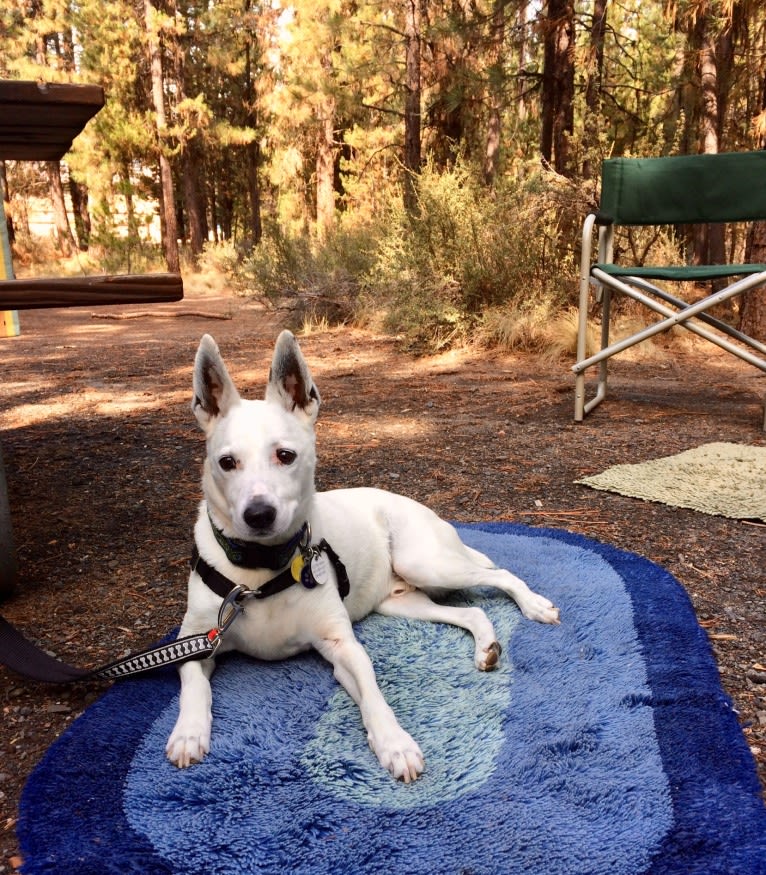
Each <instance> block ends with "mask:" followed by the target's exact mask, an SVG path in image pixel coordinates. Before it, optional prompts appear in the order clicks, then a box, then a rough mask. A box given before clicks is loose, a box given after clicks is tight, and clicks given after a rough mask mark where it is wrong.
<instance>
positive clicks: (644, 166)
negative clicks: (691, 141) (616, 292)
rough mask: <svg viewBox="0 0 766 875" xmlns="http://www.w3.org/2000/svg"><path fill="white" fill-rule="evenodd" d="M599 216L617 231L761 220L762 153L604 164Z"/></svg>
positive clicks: (765, 212) (765, 154)
mask: <svg viewBox="0 0 766 875" xmlns="http://www.w3.org/2000/svg"><path fill="white" fill-rule="evenodd" d="M599 216H600V217H601V218H606V219H610V220H611V221H613V222H614V223H615V224H617V225H674V224H682V223H683V224H686V223H688V224H694V223H696V222H745V221H752V220H755V219H766V150H759V151H756V152H721V153H719V154H717V155H678V156H673V157H670V158H609V159H607V160H606V161H604V163H603V165H602V171H601V205H600V209H599Z"/></svg>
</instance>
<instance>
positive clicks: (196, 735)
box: [165, 659, 215, 769]
mask: <svg viewBox="0 0 766 875" xmlns="http://www.w3.org/2000/svg"><path fill="white" fill-rule="evenodd" d="M214 669H215V662H214V660H212V659H205V660H199V661H194V662H186V663H184V664H183V665H181V666H179V668H178V674H179V675H180V677H181V695H180V700H179V709H178V719H177V720H176V725H175V727H174V728H173V731H172V732H171V733H170V738H169V739H168V743H167V746H166V748H165V752H166V753H167V756H168V759H169V760H170V762H171V763H175V765H177V766H178V767H179V768H181V769H185V768H186V767H187V766H190V765H191V764H192V763H198V762H201V761H202V760H203V759H204V758H205V755H206V754H207V753H208V752H209V750H210V730H211V727H212V724H213V713H212V702H213V696H212V692H211V690H210V676H211V675H212V674H213V670H214Z"/></svg>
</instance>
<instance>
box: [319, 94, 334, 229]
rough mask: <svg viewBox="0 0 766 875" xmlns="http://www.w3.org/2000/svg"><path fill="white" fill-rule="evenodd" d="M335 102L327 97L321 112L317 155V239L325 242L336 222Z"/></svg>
mask: <svg viewBox="0 0 766 875" xmlns="http://www.w3.org/2000/svg"><path fill="white" fill-rule="evenodd" d="M333 104H334V101H333V100H331V99H330V98H329V96H325V98H324V100H323V101H322V107H321V109H320V111H319V130H318V132H317V155H316V198H317V237H318V238H319V239H320V240H324V239H325V238H326V237H327V234H328V232H329V231H331V230H332V226H333V223H334V222H335V157H334V148H335V144H334V136H333V131H334V125H333V115H334V114H333V108H332V107H333Z"/></svg>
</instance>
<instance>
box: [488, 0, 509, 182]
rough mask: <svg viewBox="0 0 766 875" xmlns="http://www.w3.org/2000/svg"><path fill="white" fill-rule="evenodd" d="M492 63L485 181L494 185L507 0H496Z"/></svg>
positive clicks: (499, 133)
mask: <svg viewBox="0 0 766 875" xmlns="http://www.w3.org/2000/svg"><path fill="white" fill-rule="evenodd" d="M490 26H491V28H492V33H491V39H490V42H491V46H492V48H491V52H492V64H491V65H490V67H489V70H488V75H489V83H488V88H489V119H488V122H487V138H486V145H485V149H484V168H483V170H484V183H485V185H489V186H491V185H494V183H495V177H496V176H497V168H498V162H499V159H500V137H501V133H502V114H501V113H502V108H503V81H504V76H503V43H504V40H505V0H495V7H494V10H493V13H492V20H491V24H490Z"/></svg>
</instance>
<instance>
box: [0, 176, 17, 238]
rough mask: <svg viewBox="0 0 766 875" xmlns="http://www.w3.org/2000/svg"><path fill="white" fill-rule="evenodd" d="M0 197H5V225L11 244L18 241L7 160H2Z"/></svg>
mask: <svg viewBox="0 0 766 875" xmlns="http://www.w3.org/2000/svg"><path fill="white" fill-rule="evenodd" d="M0 197H2V199H3V207H4V209H5V227H6V230H7V231H8V243H9V245H10V246H13V244H14V243H15V242H16V226H15V223H14V221H13V213H12V211H11V194H10V192H9V191H8V176H7V174H6V171H5V161H0Z"/></svg>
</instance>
